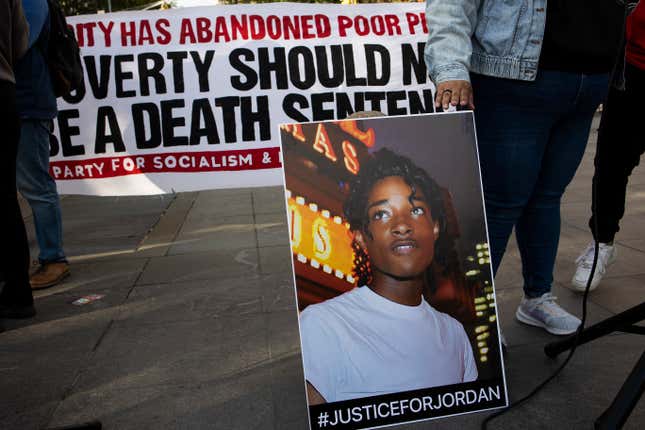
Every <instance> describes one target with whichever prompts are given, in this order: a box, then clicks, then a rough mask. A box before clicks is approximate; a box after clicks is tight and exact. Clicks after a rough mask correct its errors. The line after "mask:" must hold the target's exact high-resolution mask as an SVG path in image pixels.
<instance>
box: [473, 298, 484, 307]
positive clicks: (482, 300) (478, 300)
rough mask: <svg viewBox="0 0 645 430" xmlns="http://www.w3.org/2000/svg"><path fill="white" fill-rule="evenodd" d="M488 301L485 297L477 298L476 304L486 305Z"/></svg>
mask: <svg viewBox="0 0 645 430" xmlns="http://www.w3.org/2000/svg"><path fill="white" fill-rule="evenodd" d="M485 301H486V299H485V298H483V297H475V304H476V305H478V304H480V303H484V302H485Z"/></svg>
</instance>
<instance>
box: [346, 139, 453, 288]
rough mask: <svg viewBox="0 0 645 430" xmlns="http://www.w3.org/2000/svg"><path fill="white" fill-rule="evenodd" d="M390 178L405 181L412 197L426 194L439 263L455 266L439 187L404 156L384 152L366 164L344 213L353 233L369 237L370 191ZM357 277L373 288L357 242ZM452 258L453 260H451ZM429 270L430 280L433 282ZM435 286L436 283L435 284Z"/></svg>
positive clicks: (355, 263)
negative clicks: (360, 233)
mask: <svg viewBox="0 0 645 430" xmlns="http://www.w3.org/2000/svg"><path fill="white" fill-rule="evenodd" d="M389 176H398V177H401V178H402V179H403V180H404V181H405V183H406V184H408V186H409V187H410V188H411V189H412V193H413V194H416V193H417V192H421V193H423V195H424V196H425V200H426V202H427V203H428V206H429V207H430V214H431V216H432V219H433V220H434V221H435V222H436V223H437V225H438V227H439V238H438V239H437V241H436V242H435V260H436V262H437V263H439V264H440V266H441V267H443V268H445V269H447V268H448V267H450V266H452V264H451V263H453V262H452V261H448V260H449V259H450V260H452V258H454V256H455V255H454V238H450V237H448V235H447V234H446V210H445V207H444V201H443V198H442V193H441V188H440V187H439V184H437V182H436V181H435V180H434V179H432V177H430V175H428V173H427V172H426V171H425V170H423V169H422V168H420V167H418V166H416V165H415V164H414V163H413V162H412V160H410V159H409V158H407V157H404V156H402V155H398V154H395V153H394V152H392V151H390V150H388V149H380V150H379V151H377V152H376V153H374V157H373V158H372V159H370V160H369V161H368V162H367V163H365V164H364V165H363V166H362V167H361V170H360V172H359V174H358V175H357V176H356V177H355V178H354V179H353V181H352V182H351V183H350V186H349V189H350V191H349V195H348V196H347V199H346V200H345V204H344V207H343V212H344V215H345V219H346V220H347V222H349V226H350V229H351V230H352V231H361V232H364V233H367V234H369V233H368V232H367V225H368V223H369V218H368V216H367V200H368V196H369V193H370V190H371V189H372V187H374V185H375V184H376V183H377V182H378V181H380V180H381V179H383V178H387V177H389ZM352 248H353V250H354V270H353V273H354V277H355V278H356V279H357V281H358V285H359V286H363V285H369V284H370V283H371V281H372V272H371V269H370V262H369V256H368V255H367V253H366V252H365V250H364V249H363V248H362V247H361V246H360V245H359V244H358V243H357V242H356V240H354V241H353V242H352ZM451 257H452V258H451ZM431 272H432V271H431V270H430V269H429V270H428V273H427V274H426V279H428V280H429V281H430V280H431V279H432V278H433V275H432V273H431ZM431 284H432V282H431Z"/></svg>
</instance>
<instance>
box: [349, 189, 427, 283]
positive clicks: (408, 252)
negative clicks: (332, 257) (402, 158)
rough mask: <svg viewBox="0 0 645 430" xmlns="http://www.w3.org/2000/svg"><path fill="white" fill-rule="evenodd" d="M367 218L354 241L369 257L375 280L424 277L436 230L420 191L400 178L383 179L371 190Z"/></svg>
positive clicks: (424, 198)
mask: <svg viewBox="0 0 645 430" xmlns="http://www.w3.org/2000/svg"><path fill="white" fill-rule="evenodd" d="M415 188H417V187H415ZM366 216H367V223H366V226H365V229H364V231H357V232H356V240H357V241H358V243H359V244H360V245H361V247H363V249H365V250H366V251H367V254H368V255H369V258H370V262H371V267H372V271H373V276H374V277H375V281H377V279H378V278H379V277H382V276H385V277H391V278H398V279H411V278H418V277H421V276H423V274H424V272H425V271H426V269H427V268H428V267H429V266H430V264H431V263H432V260H433V258H434V242H435V239H436V234H437V231H438V229H437V225H436V223H435V222H434V220H433V219H432V215H431V208H430V207H429V205H428V203H427V201H426V197H425V196H424V195H423V192H421V191H420V190H418V189H413V188H412V187H411V186H410V185H408V184H407V183H406V182H405V180H404V179H403V178H402V177H400V176H389V177H386V178H383V179H381V180H379V181H378V182H377V183H376V184H374V186H373V187H372V189H371V190H370V193H369V197H368V200H367V215H366ZM377 282H378V281H377Z"/></svg>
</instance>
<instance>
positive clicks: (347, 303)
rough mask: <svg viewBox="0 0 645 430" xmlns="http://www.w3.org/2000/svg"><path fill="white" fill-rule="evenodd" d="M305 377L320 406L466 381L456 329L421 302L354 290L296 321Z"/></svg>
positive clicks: (469, 358)
mask: <svg viewBox="0 0 645 430" xmlns="http://www.w3.org/2000/svg"><path fill="white" fill-rule="evenodd" d="M300 330H301V336H302V347H303V350H302V355H303V361H304V367H305V379H307V381H309V383H310V384H311V385H313V386H314V388H316V390H318V392H319V393H320V394H321V395H322V396H323V397H324V398H325V400H326V401H327V402H336V401H340V400H349V399H355V398H360V397H369V396H376V395H379V394H387V393H395V392H401V391H408V390H415V389H420V388H429V387H436V386H441V385H449V384H457V383H461V382H469V381H474V380H475V379H477V366H476V364H475V360H474V358H473V352H472V348H471V346H470V342H469V340H468V337H467V336H466V332H465V331H464V328H463V326H462V325H461V324H460V323H459V322H458V321H457V320H456V319H454V318H452V317H451V316H449V315H446V314H444V313H441V312H439V311H437V310H435V309H434V308H432V306H430V305H429V304H428V303H427V302H426V301H425V300H422V301H421V304H420V305H418V306H406V305H401V304H399V303H395V302H393V301H391V300H388V299H386V298H385V297H383V296H380V295H378V294H376V293H375V292H374V291H372V290H371V289H370V288H369V287H361V288H355V289H353V290H352V291H349V292H347V293H345V294H342V295H340V296H338V297H335V298H333V299H330V300H327V301H326V302H323V303H319V304H316V305H311V306H308V307H307V308H306V309H305V310H304V311H303V312H302V314H301V315H300Z"/></svg>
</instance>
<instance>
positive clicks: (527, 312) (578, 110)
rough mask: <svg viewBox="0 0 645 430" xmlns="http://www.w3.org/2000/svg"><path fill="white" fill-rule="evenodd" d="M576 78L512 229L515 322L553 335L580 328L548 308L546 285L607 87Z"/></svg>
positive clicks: (604, 81) (604, 79)
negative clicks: (517, 300) (517, 264)
mask: <svg viewBox="0 0 645 430" xmlns="http://www.w3.org/2000/svg"><path fill="white" fill-rule="evenodd" d="M554 73H558V72H554ZM577 77H578V80H579V82H578V85H577V86H576V87H577V89H578V93H577V95H576V98H575V100H573V101H572V102H571V103H567V105H569V106H570V111H569V112H568V113H566V114H565V115H564V116H563V117H561V118H560V119H559V120H558V122H557V123H556V124H555V125H554V126H553V127H552V129H551V133H550V138H549V142H548V144H547V146H546V148H545V152H544V156H543V159H542V164H541V169H540V175H539V178H538V181H537V183H536V185H535V189H534V191H533V194H532V196H531V199H530V200H529V202H528V204H527V206H526V208H525V209H524V212H523V213H522V216H521V217H520V219H519V220H518V223H517V226H516V236H517V243H518V248H519V250H520V254H521V257H522V268H523V269H522V271H523V275H524V295H525V298H524V299H523V300H522V302H521V304H520V306H519V308H518V310H517V312H516V317H517V319H518V320H519V321H521V322H524V323H527V324H531V325H536V326H539V327H543V328H545V329H546V330H547V331H549V332H551V333H553V334H568V333H571V332H573V331H575V329H577V327H578V325H579V323H580V322H579V321H578V320H577V319H573V318H565V317H564V316H563V314H562V313H561V312H559V311H558V310H557V309H555V308H553V306H551V303H550V302H552V301H553V300H555V298H554V297H553V295H552V294H551V284H552V282H553V269H554V266H555V259H556V255H557V249H558V242H559V238H560V202H561V197H562V195H563V194H564V191H565V189H566V187H567V186H568V185H569V183H570V182H571V180H572V179H573V177H574V175H575V172H576V170H577V168H578V166H579V164H580V161H581V159H582V156H583V155H584V150H585V147H586V144H587V140H588V137H589V130H590V127H591V122H592V119H593V115H594V113H595V111H596V110H597V108H598V106H599V104H600V103H601V102H602V100H603V98H604V97H605V95H606V92H607V85H608V75H606V74H597V75H583V74H577ZM556 321H559V322H556Z"/></svg>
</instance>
